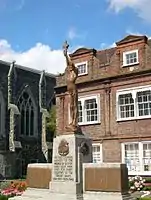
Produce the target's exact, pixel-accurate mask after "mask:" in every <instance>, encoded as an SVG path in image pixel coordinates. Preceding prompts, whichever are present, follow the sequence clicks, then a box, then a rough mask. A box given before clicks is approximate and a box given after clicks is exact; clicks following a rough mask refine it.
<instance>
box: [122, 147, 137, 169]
mask: <svg viewBox="0 0 151 200" xmlns="http://www.w3.org/2000/svg"><path fill="white" fill-rule="evenodd" d="M125 163H126V164H127V167H128V170H129V171H140V161H139V145H138V143H130V144H125Z"/></svg>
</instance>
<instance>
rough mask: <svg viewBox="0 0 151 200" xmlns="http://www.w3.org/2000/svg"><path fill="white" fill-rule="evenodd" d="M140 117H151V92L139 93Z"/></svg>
mask: <svg viewBox="0 0 151 200" xmlns="http://www.w3.org/2000/svg"><path fill="white" fill-rule="evenodd" d="M137 103H138V111H139V116H147V115H151V91H150V90H148V91H142V92H137Z"/></svg>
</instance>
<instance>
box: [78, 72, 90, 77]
mask: <svg viewBox="0 0 151 200" xmlns="http://www.w3.org/2000/svg"><path fill="white" fill-rule="evenodd" d="M86 75H88V73H87V72H86V73H83V74H78V77H79V76H86Z"/></svg>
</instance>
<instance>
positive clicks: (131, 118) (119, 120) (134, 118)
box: [116, 115, 151, 122]
mask: <svg viewBox="0 0 151 200" xmlns="http://www.w3.org/2000/svg"><path fill="white" fill-rule="evenodd" d="M150 118H151V115H149V116H141V117H130V118H123V119H117V120H116V121H117V122H122V121H133V120H141V119H150Z"/></svg>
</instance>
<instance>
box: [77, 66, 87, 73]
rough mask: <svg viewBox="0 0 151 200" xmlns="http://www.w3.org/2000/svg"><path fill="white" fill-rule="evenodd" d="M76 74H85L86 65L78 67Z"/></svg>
mask: <svg viewBox="0 0 151 200" xmlns="http://www.w3.org/2000/svg"><path fill="white" fill-rule="evenodd" d="M77 67H78V74H80V75H81V74H86V67H87V66H86V64H81V65H78V66H77Z"/></svg>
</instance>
